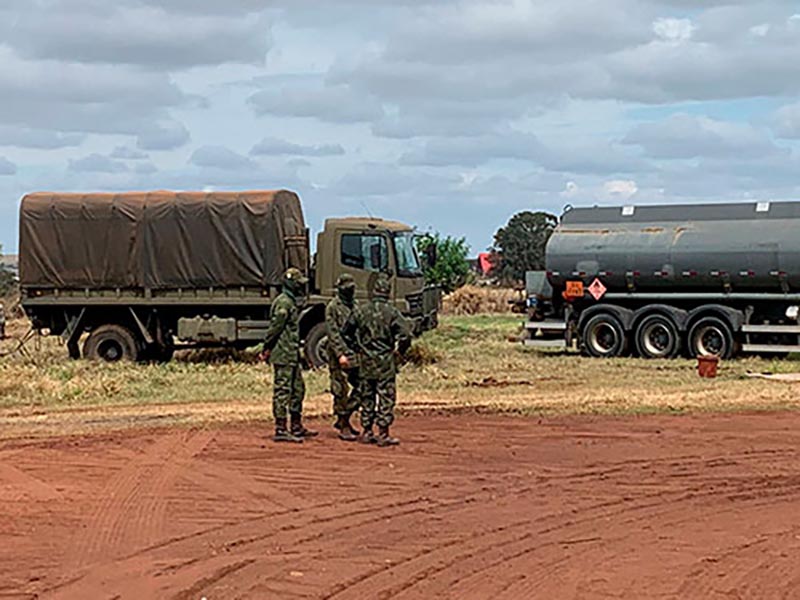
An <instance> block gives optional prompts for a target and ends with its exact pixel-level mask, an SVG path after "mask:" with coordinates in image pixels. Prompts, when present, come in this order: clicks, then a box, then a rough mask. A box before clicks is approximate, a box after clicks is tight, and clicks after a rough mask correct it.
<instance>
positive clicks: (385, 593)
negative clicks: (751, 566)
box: [325, 457, 800, 599]
mask: <svg viewBox="0 0 800 600" xmlns="http://www.w3.org/2000/svg"><path fill="white" fill-rule="evenodd" d="M691 458H692V459H694V458H695V457H691ZM698 458H699V457H698ZM703 460H704V461H705V459H703ZM666 462H669V463H670V464H671V465H672V466H673V467H678V466H680V467H686V466H689V465H690V464H691V462H692V461H686V462H683V463H682V462H681V461H676V460H675V459H674V458H670V459H668V460H667V461H666ZM621 472H622V471H620V473H621ZM784 487H785V489H784ZM759 490H768V491H769V492H771V493H772V494H773V495H776V494H778V495H780V496H783V495H787V494H794V495H798V492H800V485H798V482H796V481H790V482H788V483H787V485H786V486H783V485H776V484H775V481H774V480H770V481H756V482H755V483H754V484H751V485H747V484H745V485H740V486H737V487H736V488H735V489H734V490H725V491H720V490H714V491H710V492H708V491H704V490H703V488H702V487H696V488H694V489H689V490H682V491H664V492H659V493H656V494H652V495H648V496H646V499H647V500H648V501H647V502H646V503H643V504H638V505H632V504H631V503H630V502H628V501H627V500H625V499H623V500H619V501H613V502H604V503H600V504H597V505H594V506H591V507H588V508H586V509H583V510H582V511H581V513H580V517H581V518H567V519H566V520H564V521H559V519H562V518H563V517H565V516H567V515H568V513H562V514H559V515H547V516H546V517H543V518H541V519H536V520H533V521H528V522H525V523H522V524H517V525H515V526H514V527H508V528H506V527H503V528H500V529H498V530H491V531H489V532H485V533H480V534H476V535H472V536H470V537H469V538H462V539H460V540H458V543H447V544H444V545H442V546H440V547H437V548H434V549H431V550H427V551H425V552H424V553H421V554H419V555H416V556H413V557H411V558H410V559H408V560H405V561H402V563H399V564H394V565H392V566H390V567H384V568H380V569H377V570H375V571H373V572H370V573H368V574H366V575H365V576H363V577H359V578H356V579H355V580H352V581H350V582H348V583H347V584H345V585H340V586H338V587H337V588H335V589H334V590H333V592H331V593H330V594H328V595H326V596H325V598H326V599H333V598H337V597H339V596H343V597H344V596H350V595H355V596H357V597H376V598H400V597H402V596H403V594H404V593H406V592H409V591H410V590H411V589H412V588H413V587H414V586H416V585H417V584H418V583H420V582H427V583H430V581H431V579H433V578H435V577H441V576H446V575H447V573H448V571H449V570H451V569H453V568H455V567H458V568H459V569H460V570H462V571H466V572H468V573H469V578H471V579H483V580H491V578H492V573H491V571H492V569H494V568H495V567H498V566H501V565H504V564H506V563H508V562H509V561H514V560H517V559H520V558H523V557H526V556H527V555H529V554H530V553H532V552H539V551H542V550H547V549H548V548H549V547H552V546H558V545H559V544H561V543H563V542H559V541H544V542H543V541H541V540H542V537H543V536H552V534H554V533H558V532H562V531H564V530H567V529H572V528H577V529H578V531H576V532H574V533H573V534H572V536H573V537H574V536H580V535H583V534H584V533H585V532H583V531H582V530H581V529H580V527H581V526H583V525H586V524H588V523H593V522H596V521H598V520H600V519H609V518H617V517H620V516H623V515H626V514H629V513H634V512H637V513H642V514H640V515H638V516H637V517H635V518H634V519H628V520H626V521H624V522H623V524H624V525H625V526H626V527H631V526H632V525H633V524H634V523H635V522H636V521H644V520H649V519H653V518H654V517H660V516H663V515H664V514H669V513H672V512H675V511H679V510H681V509H680V507H677V506H675V505H676V504H681V503H687V502H688V503H697V504H700V505H701V506H702V503H704V502H706V501H707V500H708V499H711V498H714V497H716V496H723V497H730V494H731V492H733V493H735V494H736V495H738V496H739V498H740V499H743V500H746V499H748V498H757V497H760V496H761V494H758V492H759ZM525 491H529V490H525ZM523 493H524V492H523ZM671 495H676V497H675V498H668V497H669V496H671ZM665 503H667V505H668V508H667V509H666V510H665V509H664V504H665ZM613 507H619V510H611V511H610V510H608V509H609V508H613ZM709 510H714V511H715V512H719V511H720V509H719V508H709ZM595 512H596V513H598V514H586V513H595ZM695 518H696V515H695ZM551 519H556V523H555V524H554V525H553V526H551V527H548V528H545V529H541V530H539V531H528V532H525V533H522V534H521V535H516V536H512V537H508V536H507V534H508V533H511V532H513V531H514V530H516V529H519V528H520V527H522V526H527V527H531V526H533V525H534V524H535V523H537V522H543V521H546V520H551ZM588 533H589V534H591V533H592V532H591V531H589V532H588ZM495 534H501V535H500V536H499V539H497V540H495V541H493V542H490V543H486V538H487V537H489V536H495ZM533 538H535V542H534V543H533V544H532V545H523V547H522V548H520V549H518V550H516V551H515V550H514V548H515V547H516V546H517V545H518V544H521V543H523V542H528V541H530V540H531V539H533ZM585 539H587V540H588V541H589V542H595V541H599V540H600V538H594V539H593V538H591V537H589V538H585ZM465 547H466V548H470V549H469V550H466V551H464V548H465ZM451 548H456V549H458V550H459V552H458V553H456V554H454V555H451V556H448V557H447V558H446V559H442V558H437V556H436V555H437V554H438V553H441V552H444V553H449V552H450V550H451ZM496 550H499V551H500V553H499V556H498V557H497V558H496V559H493V560H492V561H491V562H489V563H488V564H485V565H484V566H482V567H480V566H477V565H472V564H471V561H472V562H475V561H473V559H476V558H477V559H478V560H477V562H485V561H486V557H487V555H490V554H491V553H492V552H494V551H496ZM431 560H436V561H437V563H438V564H436V563H435V564H434V565H429V564H427V563H429V562H430V561H431ZM415 561H421V562H422V563H423V564H421V565H419V566H417V567H416V570H414V569H411V570H412V572H411V573H410V574H405V575H404V574H403V570H408V568H410V567H413V563H414V562H415ZM552 566H553V565H549V566H548V569H549V568H552ZM381 578H382V579H385V580H388V581H390V582H391V584H390V585H389V586H388V587H386V586H383V585H381V583H380V581H379V580H380V579H381ZM529 578H530V576H529ZM461 583H462V580H460V579H457V578H456V579H451V580H448V581H446V582H445V583H444V584H443V585H441V586H439V587H440V589H439V590H435V591H434V590H430V589H429V590H428V593H426V594H425V595H421V596H420V597H426V596H428V595H431V596H432V595H435V594H436V593H441V592H443V591H445V590H453V589H454V588H456V587H457V586H458V585H459V584H461ZM428 587H431V586H428ZM463 591H464V592H465V593H467V594H469V593H470V592H474V593H475V594H476V595H478V596H481V595H483V594H485V593H486V590H483V591H482V592H481V593H480V594H478V591H477V590H463Z"/></svg>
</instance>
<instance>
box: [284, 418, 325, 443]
mask: <svg viewBox="0 0 800 600" xmlns="http://www.w3.org/2000/svg"><path fill="white" fill-rule="evenodd" d="M291 431H292V435H293V436H295V437H299V438H300V439H303V438H311V437H317V436H318V435H319V432H318V431H312V430H310V429H306V428H305V427H303V415H301V414H300V413H292V430H291Z"/></svg>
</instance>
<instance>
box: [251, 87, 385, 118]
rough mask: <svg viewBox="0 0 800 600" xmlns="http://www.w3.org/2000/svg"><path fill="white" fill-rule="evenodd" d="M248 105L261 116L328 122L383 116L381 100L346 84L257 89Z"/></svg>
mask: <svg viewBox="0 0 800 600" xmlns="http://www.w3.org/2000/svg"><path fill="white" fill-rule="evenodd" d="M248 104H249V105H250V106H251V107H252V108H253V111H254V112H255V113H256V114H257V115H260V116H263V115H273V116H279V117H307V118H314V119H319V120H321V121H328V122H331V123H358V122H362V121H374V120H378V119H380V118H381V117H382V116H383V107H382V106H381V104H380V102H378V101H377V100H375V99H374V98H371V97H370V96H368V95H364V94H358V93H356V92H354V91H353V90H352V89H351V88H350V87H349V86H347V85H332V86H330V85H303V84H299V85H286V86H284V87H282V88H278V89H265V90H262V91H260V92H256V93H255V94H253V95H252V96H250V98H249V99H248Z"/></svg>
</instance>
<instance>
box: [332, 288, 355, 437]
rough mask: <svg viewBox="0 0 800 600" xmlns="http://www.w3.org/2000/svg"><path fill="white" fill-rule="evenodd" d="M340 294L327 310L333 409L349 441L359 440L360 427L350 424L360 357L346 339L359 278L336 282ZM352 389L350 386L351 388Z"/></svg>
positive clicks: (353, 408) (339, 427)
mask: <svg viewBox="0 0 800 600" xmlns="http://www.w3.org/2000/svg"><path fill="white" fill-rule="evenodd" d="M336 291H337V297H336V298H334V299H333V300H331V301H330V302H329V303H328V306H327V308H326V309H325V324H326V325H327V330H328V368H329V369H330V377H331V393H332V394H333V412H334V414H335V415H336V423H335V424H334V425H333V426H334V427H335V428H336V429H338V430H339V438H340V439H342V440H344V441H346V442H354V441H355V440H357V439H358V430H356V429H354V428H353V426H352V425H351V424H350V417H351V416H352V414H353V413H354V412H355V411H357V410H358V407H359V404H360V402H359V399H360V392H361V382H360V378H359V368H358V364H357V361H356V357H355V356H354V354H353V353H352V352H351V351H350V349H349V348H348V346H347V344H346V343H345V341H344V338H342V329H343V328H344V326H345V324H346V323H347V320H348V319H349V318H350V315H351V314H352V313H353V310H354V309H355V307H356V306H357V302H356V281H355V279H353V276H352V275H348V274H347V273H345V274H344V275H342V276H341V277H339V279H338V281H337V282H336ZM348 388H349V389H348Z"/></svg>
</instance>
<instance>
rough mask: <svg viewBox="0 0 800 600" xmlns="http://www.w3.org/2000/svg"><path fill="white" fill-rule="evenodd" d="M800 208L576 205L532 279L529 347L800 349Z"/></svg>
mask: <svg viewBox="0 0 800 600" xmlns="http://www.w3.org/2000/svg"><path fill="white" fill-rule="evenodd" d="M799 232H800V203H798V202H758V203H748V204H700V205H686V206H675V205H671V206H624V207H618V208H598V207H594V208H576V209H572V210H568V211H567V212H565V214H564V215H563V216H562V218H561V222H560V224H559V225H558V227H557V228H556V230H555V232H554V233H553V236H552V237H551V238H550V241H549V243H548V245H547V251H546V259H547V260H546V262H547V271H546V272H531V273H529V274H528V282H527V288H528V310H529V320H528V322H527V324H526V326H527V330H528V335H527V336H526V339H525V342H526V344H528V345H530V346H538V347H542V346H556V347H562V348H563V347H572V346H574V345H576V346H578V348H579V349H581V350H582V351H583V352H584V353H585V354H587V355H589V356H596V357H617V356H624V355H626V354H631V353H632V354H635V355H638V356H642V357H645V358H672V357H675V356H678V355H681V354H685V355H688V356H692V357H696V356H709V355H711V356H718V357H721V358H729V357H732V356H735V355H737V354H744V353H757V354H773V355H774V354H786V353H790V352H799V351H800V323H798V314H799V313H800V233H799Z"/></svg>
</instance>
